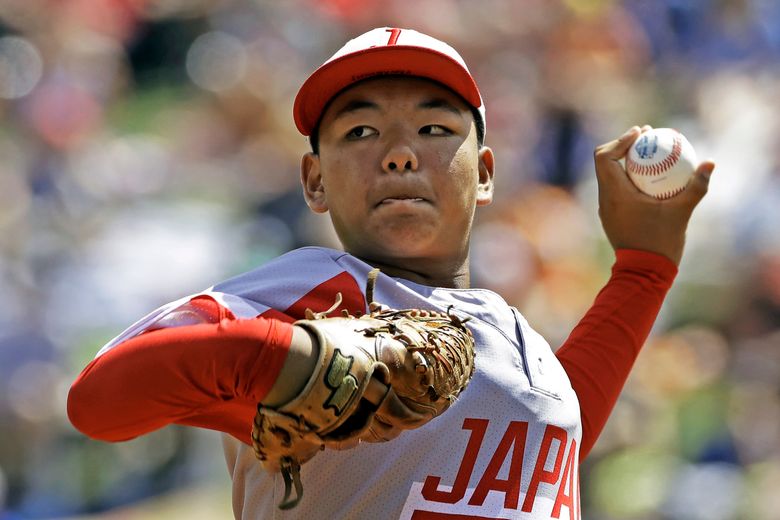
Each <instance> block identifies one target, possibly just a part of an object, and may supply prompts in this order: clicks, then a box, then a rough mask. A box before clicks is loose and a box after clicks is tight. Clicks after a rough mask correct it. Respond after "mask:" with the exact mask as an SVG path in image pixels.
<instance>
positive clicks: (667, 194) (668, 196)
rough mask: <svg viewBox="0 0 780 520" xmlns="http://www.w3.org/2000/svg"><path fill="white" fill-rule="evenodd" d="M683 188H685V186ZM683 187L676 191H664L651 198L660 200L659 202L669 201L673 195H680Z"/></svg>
mask: <svg viewBox="0 0 780 520" xmlns="http://www.w3.org/2000/svg"><path fill="white" fill-rule="evenodd" d="M685 186H687V184H686V185H685ZM685 186H681V187H679V188H677V189H676V190H672V191H665V192H663V193H659V194H658V195H653V197H655V198H656V199H661V200H665V199H671V198H672V197H674V196H675V195H677V194H678V193H680V192H681V191H682V190H684V189H685Z"/></svg>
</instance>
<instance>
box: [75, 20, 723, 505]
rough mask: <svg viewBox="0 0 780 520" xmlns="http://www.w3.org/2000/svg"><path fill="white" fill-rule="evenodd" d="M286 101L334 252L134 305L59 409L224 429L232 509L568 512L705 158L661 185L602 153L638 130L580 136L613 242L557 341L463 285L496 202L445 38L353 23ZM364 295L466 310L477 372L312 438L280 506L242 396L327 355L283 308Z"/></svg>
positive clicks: (128, 425) (145, 425) (97, 426)
mask: <svg viewBox="0 0 780 520" xmlns="http://www.w3.org/2000/svg"><path fill="white" fill-rule="evenodd" d="M294 120H295V124H296V125H297V127H298V129H299V130H300V131H301V133H302V134H304V135H306V136H309V138H310V141H311V145H312V151H311V152H309V153H307V154H306V155H304V157H303V160H302V163H301V183H302V188H303V195H304V197H305V199H306V202H307V204H308V205H309V207H310V208H311V210H312V211H314V212H317V213H325V212H328V213H329V214H330V218H331V219H332V222H333V225H334V227H335V229H336V231H337V233H338V236H339V238H340V240H341V242H342V244H343V248H344V250H343V251H337V250H333V249H328V248H322V247H305V248H302V249H298V250H295V251H291V252H289V253H287V254H285V255H283V256H281V257H279V258H277V259H275V260H273V261H271V262H270V263H268V264H266V265H263V266H261V267H258V268H257V269H254V270H252V271H249V272H247V273H244V274H241V275H238V276H236V277H234V278H232V279H229V280H227V281H223V282H221V283H218V284H216V285H214V286H212V287H210V288H208V289H206V290H204V291H202V292H198V293H196V294H193V295H190V296H186V297H184V298H182V299H180V300H177V301H174V302H172V303H170V304H168V305H164V306H163V307H161V308H159V309H157V310H155V311H154V312H152V313H150V314H149V315H147V316H146V317H144V318H142V319H141V320H139V321H138V322H136V323H135V324H134V325H132V326H131V327H130V328H128V329H127V330H126V331H124V332H123V333H122V334H120V335H119V336H118V337H117V338H115V339H114V340H112V341H111V342H109V343H108V344H107V345H106V346H105V347H103V349H102V350H100V352H98V354H97V357H96V358H95V359H94V360H93V361H92V362H91V363H90V364H89V365H88V366H87V367H86V368H85V369H84V370H83V372H82V373H81V374H80V376H79V377H78V379H77V380H76V381H75V382H74V384H73V386H72V388H71V391H70V394H69V399H68V413H69V417H70V420H71V421H72V423H73V424H74V425H75V426H76V428H78V429H79V430H80V431H82V432H83V433H85V434H86V435H88V436H90V437H92V438H95V439H100V440H104V441H111V442H115V441H124V440H128V439H132V438H134V437H137V436H139V435H143V434H145V433H148V432H150V431H153V430H155V429H158V428H161V427H163V426H165V425H168V424H171V423H176V424H184V425H191V426H198V427H202V428H210V429H214V430H219V431H221V432H224V435H223V448H224V453H225V458H226V460H227V465H228V470H229V472H230V475H231V477H232V480H233V511H234V514H235V517H236V518H251V519H257V518H287V517H297V518H324V519H333V518H383V519H384V518H403V519H412V518H414V519H465V518H480V519H490V518H496V519H498V518H503V519H508V518H512V519H515V518H517V519H551V518H555V519H576V518H580V491H579V477H578V475H579V472H578V468H579V464H580V462H581V461H582V460H583V459H584V458H585V457H586V456H587V455H588V452H589V451H590V450H591V448H592V447H593V445H594V443H595V442H596V439H597V438H598V435H599V433H600V432H601V430H602V428H603V426H604V424H605V422H606V420H607V417H608V416H609V414H610V411H611V409H612V407H613V406H614V404H615V401H616V399H617V397H618V395H619V393H620V391H621V388H622V386H623V384H624V382H625V380H626V378H627V376H628V374H629V371H630V368H631V366H632V364H633V362H634V360H635V359H636V356H637V354H638V352H639V350H640V347H641V346H642V344H643V342H644V340H645V339H646V337H647V335H648V333H649V331H650V327H651V326H652V324H653V322H654V320H655V318H656V315H657V313H658V311H659V308H660V306H661V304H662V302H663V299H664V297H665V294H666V292H667V290H668V289H669V287H670V285H671V283H672V281H673V279H674V277H675V275H676V272H677V265H678V264H679V261H680V258H681V255H682V251H683V245H684V242H685V230H686V227H687V222H688V219H689V217H690V216H691V213H692V211H693V209H694V207H695V206H696V205H697V204H698V202H699V201H700V200H701V198H702V197H703V196H704V194H705V193H706V191H707V184H708V179H709V176H710V174H711V173H712V171H713V169H714V166H715V165H714V163H712V162H711V161H705V162H703V163H701V164H700V165H699V167H698V168H697V171H696V174H695V176H694V178H693V180H692V182H691V183H690V184H689V186H688V187H687V188H686V189H685V190H684V191H683V192H682V193H681V194H679V195H677V196H675V197H673V198H671V199H669V200H666V201H662V202H661V201H657V200H655V199H653V198H651V197H649V196H647V195H644V194H642V193H640V192H639V191H638V190H637V189H636V188H635V187H634V186H633V185H632V184H631V182H630V181H629V179H628V178H627V177H626V174H625V171H624V169H623V167H622V166H621V164H620V162H619V160H620V159H621V158H622V157H624V156H625V154H626V152H627V150H628V148H629V146H630V144H631V143H632V141H633V140H634V139H635V138H636V137H637V136H638V135H639V132H640V128H639V127H632V128H631V129H629V130H628V131H627V132H626V133H625V134H623V135H622V136H620V137H619V138H617V139H615V140H613V141H610V142H608V143H606V144H604V145H602V146H599V147H598V148H597V149H596V151H595V155H594V157H595V165H596V174H597V177H598V182H599V206H600V207H599V214H600V217H601V219H602V224H603V227H604V230H605V232H606V235H607V237H608V239H609V241H610V243H611V244H612V246H613V248H614V249H615V253H616V260H615V263H614V266H613V269H612V275H611V277H610V279H609V281H608V283H607V284H606V286H605V287H604V288H603V289H602V290H601V291H600V292H599V294H598V295H597V296H596V299H595V301H594V303H593V306H592V307H591V308H590V310H588V312H587V313H586V315H585V316H584V317H583V318H582V321H580V323H579V324H578V325H577V326H576V328H575V329H574V330H573V331H572V333H571V335H570V336H569V337H568V339H567V340H566V342H565V343H564V344H563V345H562V346H561V347H560V348H559V349H558V350H557V351H555V352H553V350H552V349H551V348H550V346H549V345H548V344H547V342H546V341H545V340H544V339H543V338H542V337H541V336H540V335H539V334H537V333H536V332H535V331H534V330H533V329H532V328H531V326H530V325H529V324H528V322H527V321H526V320H525V318H524V317H523V316H522V315H521V314H520V313H519V312H518V311H517V309H515V308H513V307H511V306H509V305H508V304H507V303H506V302H505V301H504V300H503V299H502V298H501V296H500V295H498V294H496V293H494V292H491V291H488V290H484V289H479V288H472V287H470V285H469V239H470V235H471V227H472V222H473V217H474V212H475V210H476V208H477V207H478V206H483V205H486V204H489V203H490V202H491V200H492V197H493V189H494V188H493V186H494V184H493V180H494V172H495V159H494V155H493V152H492V150H491V149H490V148H489V147H487V146H485V144H484V139H485V132H486V125H485V123H486V120H485V105H484V103H483V101H482V97H481V95H480V92H479V89H478V88H477V85H476V83H475V81H474V78H473V77H472V76H471V74H470V73H469V70H468V68H467V67H466V64H465V63H464V61H463V59H462V58H461V56H460V55H459V54H458V53H457V52H456V51H455V50H454V49H453V48H452V47H450V46H449V45H447V44H445V43H443V42H441V41H439V40H436V39H434V38H432V37H430V36H427V35H424V34H421V33H419V32H416V31H413V30H409V29H398V28H378V29H373V30H371V31H368V32H367V33H365V34H363V35H361V36H358V37H357V38H355V39H353V40H351V41H349V42H348V43H347V44H346V45H345V46H344V47H343V48H342V49H340V50H339V51H338V52H337V53H336V54H335V55H334V56H333V57H332V58H331V59H329V60H328V61H327V62H325V63H324V64H323V65H322V66H321V67H320V68H318V69H317V70H316V71H315V72H314V73H313V74H312V75H311V76H310V77H309V78H308V79H307V80H306V81H305V82H304V84H303V86H302V87H301V89H300V91H299V92H298V95H297V97H296V100H295V105H294ZM374 268H379V270H380V271H379V274H378V276H377V277H376V279H375V281H374V282H373V284H369V283H368V281H369V273H371V272H372V270H374ZM366 287H370V291H371V292H372V294H371V295H370V296H367V294H366ZM370 300H373V301H376V302H380V303H382V304H383V305H386V306H387V307H390V308H394V309H405V308H419V309H430V310H435V311H440V312H442V313H453V314H457V315H458V316H460V317H461V318H464V319H465V318H468V319H469V321H468V323H467V325H468V328H469V330H470V331H471V333H472V334H473V338H474V344H475V347H474V348H475V351H476V358H475V369H474V372H473V377H472V379H471V381H470V383H469V385H468V387H467V388H466V389H465V390H464V391H463V392H462V393H461V394H460V396H459V398H458V399H457V400H455V401H454V403H452V405H451V406H450V407H449V409H448V410H446V411H444V412H443V413H440V414H439V415H438V417H436V418H435V419H434V420H423V421H418V422H416V423H414V424H412V423H411V422H407V423H404V422H403V421H404V420H403V419H397V418H396V417H393V413H390V414H389V415H388V417H387V418H385V419H383V420H381V421H379V420H378V421H375V424H373V426H372V428H374V429H375V430H376V431H378V432H379V436H380V437H382V439H379V440H387V439H392V440H389V441H388V442H361V441H363V440H365V439H366V438H365V437H360V438H355V439H353V440H354V442H352V443H351V444H350V446H351V448H350V449H346V450H335V449H325V450H324V451H321V452H319V453H317V455H316V456H315V457H313V458H311V460H308V461H307V462H306V463H305V464H303V465H302V466H301V467H300V475H299V477H300V480H301V481H302V482H303V483H304V485H305V494H304V495H303V496H302V497H298V499H297V500H296V504H297V505H296V507H293V508H291V509H286V510H282V509H279V508H278V507H277V506H278V505H279V503H280V502H282V501H283V499H284V500H286V499H288V498H289V497H288V495H289V482H287V487H285V484H286V482H285V481H286V480H287V479H286V478H283V477H285V475H283V474H282V473H280V472H274V471H267V470H266V469H264V466H263V465H261V464H260V463H258V461H257V459H256V456H255V450H254V449H253V440H255V439H253V421H254V420H255V418H256V415H257V413H258V403H259V404H260V405H261V408H262V409H266V410H280V411H282V410H285V409H290V407H291V406H292V405H291V404H290V403H293V402H296V399H300V396H301V395H304V394H306V392H307V389H308V388H309V387H310V386H311V384H312V383H311V381H312V374H313V373H316V372H317V371H318V370H322V368H321V367H320V366H319V365H318V363H319V364H321V359H320V357H319V353H320V352H322V350H323V349H324V348H325V346H324V344H323V340H322V339H321V337H319V338H318V336H316V335H315V334H312V333H310V331H308V332H307V330H308V329H307V328H305V327H302V326H301V325H300V324H294V323H295V322H296V321H297V320H301V319H304V318H306V317H307V315H308V316H309V317H311V311H314V312H318V313H324V312H325V311H327V310H329V309H330V310H333V311H334V313H336V314H338V313H339V312H341V311H344V310H346V311H347V312H349V313H351V314H353V315H359V314H363V313H366V312H369V311H370V309H369V303H370ZM334 302H336V303H338V305H337V306H336V308H335V309H331V308H332V307H334ZM306 309H310V312H309V313H307V312H306ZM336 346H337V347H339V345H336ZM342 347H344V348H346V347H345V346H344V345H342ZM345 370H346V369H345ZM347 380H348V378H347V377H345V378H343V379H339V381H341V382H338V384H334V385H335V386H332V392H333V393H332V394H330V397H329V398H328V399H331V398H332V397H333V395H335V393H336V392H340V391H341V390H342V389H341V388H340V385H341V384H342V383H343V382H344V381H347ZM391 386H392V383H391ZM337 387H338V388H337ZM399 391H400V390H399ZM374 440H377V439H374ZM286 442H287V443H288V444H289V443H290V442H294V440H293V441H290V439H289V438H286Z"/></svg>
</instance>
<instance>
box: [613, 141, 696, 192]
mask: <svg viewBox="0 0 780 520" xmlns="http://www.w3.org/2000/svg"><path fill="white" fill-rule="evenodd" d="M681 154H682V139H681V138H680V134H675V135H674V141H673V144H672V152H671V153H670V154H669V155H668V156H666V158H665V159H664V160H663V161H661V162H658V163H656V164H639V163H637V162H636V161H633V160H631V157H629V156H626V169H627V170H629V171H630V172H631V173H632V174H635V175H660V174H662V173H664V172H665V171H668V170H669V169H671V168H672V167H673V166H674V165H675V164H677V161H678V160H679V159H680V155H681ZM670 196H671V195H670Z"/></svg>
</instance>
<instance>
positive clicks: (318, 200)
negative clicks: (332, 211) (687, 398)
mask: <svg viewBox="0 0 780 520" xmlns="http://www.w3.org/2000/svg"><path fill="white" fill-rule="evenodd" d="M301 186H302V187H303V198H304V199H306V204H307V205H308V206H309V208H311V210H312V211H313V212H315V213H325V212H327V211H328V200H327V198H326V196H325V186H324V185H323V184H322V175H321V174H320V156H319V155H317V154H315V153H312V152H309V153H307V154H305V155H304V156H303V158H302V159H301Z"/></svg>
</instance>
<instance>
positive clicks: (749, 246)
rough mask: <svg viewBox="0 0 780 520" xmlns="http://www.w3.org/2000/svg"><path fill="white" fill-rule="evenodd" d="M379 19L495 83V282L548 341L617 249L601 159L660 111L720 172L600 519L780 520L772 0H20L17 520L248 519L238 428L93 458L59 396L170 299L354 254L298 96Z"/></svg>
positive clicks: (12, 248)
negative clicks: (234, 499)
mask: <svg viewBox="0 0 780 520" xmlns="http://www.w3.org/2000/svg"><path fill="white" fill-rule="evenodd" d="M384 25H388V26H399V27H410V28H416V29H419V30H422V31H424V32H427V33H429V34H432V35H434V36H436V37H439V38H441V39H444V40H446V41H448V42H449V43H451V44H452V45H453V46H454V47H456V48H457V49H458V50H459V51H461V53H462V54H463V55H464V57H465V58H466V61H467V63H469V66H470V68H471V70H472V72H473V74H474V75H475V77H476V78H477V80H478V82H479V84H480V87H481V89H482V92H483V96H484V98H485V100H486V106H487V121H488V131H487V144H488V145H490V146H491V147H492V148H493V149H494V150H495V153H496V157H497V174H496V185H497V188H496V189H497V200H496V202H495V203H494V204H493V205H492V206H490V207H487V208H483V209H482V210H480V212H478V213H479V215H478V221H477V228H476V232H475V233H476V234H475V237H474V241H473V249H472V256H473V264H472V265H473V269H474V273H473V278H474V283H475V285H479V286H483V287H487V288H490V289H494V290H496V291H497V292H499V293H501V294H502V295H503V296H504V297H505V298H506V299H507V300H508V301H509V302H510V303H512V304H514V305H517V306H518V307H519V308H520V309H521V311H522V312H523V313H524V314H525V315H526V316H527V317H528V319H529V320H530V322H531V323H532V324H533V325H534V326H535V327H536V328H537V329H538V330H539V331H540V332H541V333H543V334H544V335H545V337H546V338H547V339H548V340H549V341H550V343H551V344H552V345H559V344H560V343H561V342H562V341H563V340H564V339H565V338H566V336H567V334H568V332H569V331H570V330H571V329H572V327H573V326H574V324H575V323H576V322H577V320H578V319H579V317H580V316H581V315H582V314H583V313H584V311H585V310H586V309H587V308H588V306H589V305H590V302H591V301H592V299H593V297H594V296H595V294H596V291H597V290H598V289H599V288H600V287H601V285H602V284H603V283H604V282H605V280H606V277H607V275H608V272H609V267H610V264H611V261H612V253H611V250H610V248H609V246H608V244H607V243H606V240H605V238H604V236H603V233H602V231H601V228H600V225H599V223H598V218H597V213H596V187H595V182H594V171H593V164H592V150H593V148H594V146H596V145H597V144H599V143H601V142H604V141H606V140H609V139H612V138H614V137H615V136H617V135H619V134H620V133H622V132H623V131H624V130H625V129H626V128H628V127H629V126H631V125H633V124H644V123H649V124H652V125H654V126H658V127H661V126H663V127H674V128H677V129H679V130H681V131H682V132H683V133H685V134H686V136H687V137H688V138H689V140H690V141H691V142H692V143H693V145H694V147H695V148H696V149H697V151H698V153H699V155H700V157H701V158H706V157H712V158H714V159H715V160H716V161H717V163H718V168H717V170H716V172H715V174H714V176H713V178H712V182H711V189H710V193H709V194H708V196H707V198H706V199H705V200H704V202H703V203H702V204H701V205H700V207H699V208H697V210H696V213H695V215H694V219H693V221H692V223H691V226H690V229H689V234H688V247H687V253H686V256H685V258H684V260H683V263H682V265H681V266H680V274H679V277H678V280H677V283H676V285H675V287H674V288H673V290H672V291H671V293H670V295H669V298H668V300H667V302H666V304H665V306H664V309H663V311H662V313H661V316H660V318H659V320H658V322H657V325H656V327H655V329H654V332H653V334H652V336H651V338H650V340H649V341H648V344H647V345H646V347H645V350H644V351H643V353H642V355H641V356H640V359H639V361H638V362H637V365H636V367H635V369H634V372H633V374H632V377H631V378H630V380H629V383H628V385H627V387H626V389H625V392H624V394H623V396H622V398H621V400H620V402H619V403H618V406H617V408H616V409H615V412H614V414H613V416H612V418H611V420H610V422H609V424H608V425H607V428H606V430H605V431H604V433H603V435H602V437H601V439H600V440H599V443H598V445H597V446H596V448H595V449H594V451H593V453H592V454H591V456H590V457H589V458H588V460H586V461H585V462H584V463H583V466H582V476H581V481H582V501H583V510H584V513H583V518H585V519H590V520H595V519H605V520H611V519H615V520H617V519H641V520H656V519H673V520H677V519H683V520H686V519H693V520H698V519H701V520H721V519H723V520H726V519H750V520H777V519H780V512H778V511H780V493H778V490H779V489H780V232H778V226H779V225H780V139H779V138H778V135H780V134H779V133H778V130H780V129H779V128H778V126H779V124H780V3H779V2H776V1H775V0H712V1H709V0H692V1H683V0H625V1H617V0H613V1H609V0H600V1H597V0H585V1H575V0H569V1H564V0H486V1H479V2H477V1H468V0H414V1H388V0H384V1H382V0H319V1H316V0H289V1H284V2H282V1H276V2H274V1H270V0H267V1H261V0H256V1H254V2H252V1H237V0H223V1H208V0H159V1H153V0H0V157H1V158H2V160H0V291H1V293H2V304H1V305H2V307H1V309H2V312H0V519H2V520H8V519H23V518H25V519H26V518H61V517H66V518H93V519H109V518H111V519H113V518H117V519H118V518H121V519H152V518H231V517H232V514H231V508H230V484H229V478H228V475H227V471H226V468H225V465H224V462H223V460H222V455H221V449H220V444H219V436H218V435H217V434H216V433H214V432H206V431H199V430H194V429H187V428H179V427H170V428H166V429H164V430H162V431H158V432H155V433H153V434H151V435H148V436H145V437H143V438H139V439H136V440H134V441H130V442H126V443H120V444H104V443H99V442H94V441H90V440H88V439H86V438H84V437H83V436H81V435H80V434H78V433H77V432H76V431H74V429H73V428H72V427H71V426H70V424H69V423H68V420H67V417H66V415H65V399H66V395H67V391H68V388H69V385H70V383H71V382H72V381H73V379H74V378H75V377H76V375H77V374H78V372H79V371H80V369H81V368H82V367H83V366H84V365H85V364H86V363H87V362H88V361H89V360H90V359H91V358H92V357H93V356H94V354H95V353H96V352H97V350H98V349H99V348H100V346H101V345H102V344H103V343H105V342H106V341H108V340H109V339H111V338H112V337H113V336H114V335H116V334H118V333H119V332H120V331H121V330H122V329H124V328H125V327H126V326H127V325H129V324H130V323H132V322H133V321H135V320H136V319H137V318H138V317H140V316H141V315H143V314H145V313H146V312H148V311H150V310H151V309H153V308H155V307H157V306H158V305H160V304H162V303H165V302H167V301H170V300H173V299H175V298H178V297H180V296H183V295H186V294H190V293H192V292H196V291H199V290H201V289H204V288H206V287H207V286H209V285H211V284H213V283H215V282H216V281H219V280H221V279H224V278H226V277H228V276H231V275H233V274H237V273H239V272H242V271H244V270H247V269H249V268H251V267H253V266H255V265H258V264H260V263H262V262H264V261H266V260H269V259H270V258H273V257H275V256H277V255H279V254H281V253H283V252H285V251H287V250H290V249H292V248H295V247H299V246H301V245H307V244H319V245H327V246H335V247H338V245H337V243H336V242H335V238H334V234H333V231H332V230H331V227H330V224H329V222H328V221H327V218H322V217H315V216H314V215H311V214H310V213H309V212H308V210H307V209H306V207H305V205H304V203H303V199H302V197H301V195H300V193H299V187H298V164H299V161H300V156H301V155H302V153H304V152H305V151H306V150H307V142H306V140H305V139H304V138H303V137H301V136H300V135H299V134H298V133H297V132H296V130H295V127H294V125H293V123H292V116H291V109H292V100H293V97H294V95H295V92H296V90H297V88H298V86H299V85H300V83H301V82H302V81H303V80H304V79H305V78H306V76H307V75H308V73H310V72H311V71H312V70H314V68H315V67H316V66H318V65H319V64H320V63H321V62H322V61H324V60H325V59H326V58H327V57H329V56H330V55H331V54H332V53H333V52H334V51H335V50H336V49H337V48H338V47H340V46H341V45H342V44H343V43H344V42H345V41H346V40H347V39H348V38H350V37H353V36H355V35H357V34H360V33H362V32H364V31H365V30H368V29H370V28H373V27H377V26H384ZM117 406H121V403H118V404H117Z"/></svg>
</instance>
